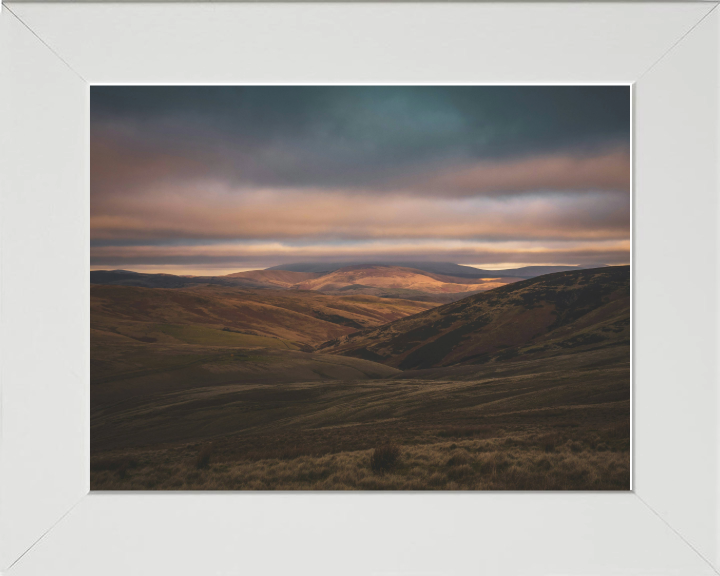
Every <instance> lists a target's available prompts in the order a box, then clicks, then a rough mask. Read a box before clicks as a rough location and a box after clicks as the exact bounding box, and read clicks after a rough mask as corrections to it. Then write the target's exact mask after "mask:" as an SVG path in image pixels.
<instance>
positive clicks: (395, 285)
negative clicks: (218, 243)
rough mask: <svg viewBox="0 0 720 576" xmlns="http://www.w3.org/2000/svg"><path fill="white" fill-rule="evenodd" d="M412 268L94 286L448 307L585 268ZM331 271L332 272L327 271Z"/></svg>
mask: <svg viewBox="0 0 720 576" xmlns="http://www.w3.org/2000/svg"><path fill="white" fill-rule="evenodd" d="M396 264H401V263H396ZM406 264H408V265H412V266H399V265H391V264H389V263H381V264H366V263H363V264H357V263H354V264H350V265H347V266H343V267H339V268H338V267H337V266H339V265H340V264H291V265H288V266H286V267H282V266H276V267H273V268H268V269H266V270H247V271H243V272H235V273H233V274H228V275H225V276H176V275H173V274H148V273H142V272H133V271H130V270H94V271H92V272H90V283H91V284H105V285H113V286H135V287H142V288H177V289H182V288H190V287H193V286H201V285H211V286H227V287H235V288H239V289H246V290H309V291H314V292H321V293H324V294H334V295H345V296H351V295H362V294H364V295H368V296H376V297H379V298H401V299H406V300H416V301H425V302H436V303H447V302H454V301H456V300H460V299H462V298H465V297H466V296H469V295H471V294H475V293H477V292H484V291H487V290H492V289H493V288H498V287H500V286H503V285H505V284H510V283H513V282H518V281H520V280H523V279H527V278H534V277H537V276H540V275H544V274H549V273H555V272H559V271H568V270H579V269H582V268H584V267H569V266H526V267H523V268H517V269H510V270H479V269H476V268H472V267H470V266H461V265H459V264H453V263H451V262H429V263H428V262H425V263H410V262H407V263H406ZM413 266H414V267H413ZM601 266H602V265H601ZM285 268H292V269H291V270H288V269H285ZM329 269H332V270H331V271H327V270H329Z"/></svg>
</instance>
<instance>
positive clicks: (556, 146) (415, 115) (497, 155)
mask: <svg viewBox="0 0 720 576" xmlns="http://www.w3.org/2000/svg"><path fill="white" fill-rule="evenodd" d="M628 96H629V88H628V87H610V86H587V87H557V86H537V87H508V86H496V87H487V86H485V87H349V86H346V87H283V88H278V87H262V86H259V87H103V86H101V87H93V88H92V108H91V113H92V126H93V141H94V143H93V147H94V151H95V142H97V145H98V147H102V148H103V149H104V150H105V151H107V149H108V148H109V147H111V148H112V149H113V151H114V155H115V156H117V157H118V159H119V161H120V162H122V160H123V158H125V157H127V156H128V155H130V156H131V157H132V156H133V155H135V156H137V155H141V156H142V158H143V159H144V163H145V164H146V165H147V166H148V167H154V169H155V174H156V176H157V177H158V178H160V177H167V176H168V175H169V176H175V175H177V174H178V172H172V171H167V170H166V166H167V165H166V162H167V160H168V159H169V158H173V159H175V161H176V162H177V164H178V165H180V166H182V167H183V170H181V171H180V173H181V174H183V175H184V176H188V175H191V174H192V175H194V176H196V177H210V176H213V177H222V178H224V179H226V180H229V181H234V182H242V183H243V184H244V185H256V186H257V185H268V186H314V187H336V186H342V187H347V186H354V187H362V186H365V187H368V188H370V189H372V188H374V187H377V186H379V187H380V188H383V185H382V182H383V181H385V180H387V179H394V178H397V177H398V176H401V175H404V174H406V173H407V171H408V170H414V169H419V168H422V169H430V168H433V167H438V168H440V167H445V166H447V165H448V164H455V165H466V164H472V163H475V162H478V161H488V160H498V159H508V158H518V157H520V158H522V157H528V156H533V155H535V154H538V153H541V154H543V155H548V154H552V153H555V152H559V153H562V154H563V155H567V154H571V155H576V156H580V157H587V156H592V155H594V154H597V153H603V152H606V151H607V149H609V148H612V149H617V148H618V147H621V148H622V147H625V148H627V146H628V142H629V126H630V122H629V114H630V111H629V97H628ZM95 183H97V184H98V186H102V184H103V182H101V181H98V180H95V181H94V184H95Z"/></svg>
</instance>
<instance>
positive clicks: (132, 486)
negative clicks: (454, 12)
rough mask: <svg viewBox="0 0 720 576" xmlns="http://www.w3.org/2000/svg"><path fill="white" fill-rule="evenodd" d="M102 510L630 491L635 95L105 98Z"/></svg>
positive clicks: (604, 91) (279, 91)
mask: <svg viewBox="0 0 720 576" xmlns="http://www.w3.org/2000/svg"><path fill="white" fill-rule="evenodd" d="M90 109H91V157H90V165H91V175H90V176H91V178H90V179H91V188H90V196H91V205H90V208H91V230H90V283H91V286H90V405H91V406H90V443H91V446H90V483H91V489H92V490H260V491H267V490H393V491H395V490H444V491H456V490H531V491H534V490H629V489H630V470H631V459H630V446H631V427H630V397H631V382H630V341H631V338H630V335H631V312H630V310H631V288H630V280H631V272H630V254H631V248H630V237H631V233H630V206H631V184H630V163H631V149H630V125H631V121H630V88H629V87H628V86H606V85H603V86H595V85H587V86H279V85H278V86H93V87H91V92H90Z"/></svg>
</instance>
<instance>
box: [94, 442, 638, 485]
mask: <svg viewBox="0 0 720 576" xmlns="http://www.w3.org/2000/svg"><path fill="white" fill-rule="evenodd" d="M372 452H373V451H372V450H356V451H345V452H339V453H334V454H325V455H322V456H309V455H307V456H298V457H296V458H268V459H260V460H252V461H247V460H245V461H229V462H228V461H224V462H223V461H217V462H214V461H213V457H212V455H209V456H208V454H210V451H209V450H208V448H207V445H205V446H199V447H197V448H196V449H195V454H196V457H195V458H192V457H191V452H186V453H184V454H183V455H181V456H178V455H174V456H173V455H169V454H167V453H162V452H161V451H157V452H153V453H146V454H144V455H143V454H136V455H132V454H129V453H124V454H115V455H114V456H113V455H107V456H105V457H104V458H97V459H95V460H94V461H93V470H92V474H91V482H92V488H93V489H94V490H118V489H120V490H627V489H629V477H630V458H629V451H628V450H626V449H624V447H623V448H621V449H617V448H616V447H610V446H608V444H607V443H606V442H604V441H603V439H602V438H600V437H597V436H591V437H589V438H588V437H586V438H585V439H584V440H582V441H578V440H573V439H570V438H567V439H566V438H564V437H558V436H557V435H543V434H537V433H528V434H521V435H513V436H506V437H503V438H493V439H476V438H473V439H456V440H454V441H451V440H448V441H440V442H434V443H431V444H417V445H406V446H401V447H400V458H399V461H398V464H397V465H396V466H395V468H393V469H392V470H389V471H387V472H386V473H377V472H373V471H372V469H371V465H370V463H371V456H372Z"/></svg>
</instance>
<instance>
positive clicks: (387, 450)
mask: <svg viewBox="0 0 720 576" xmlns="http://www.w3.org/2000/svg"><path fill="white" fill-rule="evenodd" d="M399 460H400V448H398V447H397V446H395V444H385V445H383V446H378V447H377V448H375V450H373V453H372V456H371V457H370V469H371V470H372V471H373V472H374V473H375V474H385V473H387V472H390V471H391V470H392V469H394V468H395V467H396V466H397V465H398V462H399Z"/></svg>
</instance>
